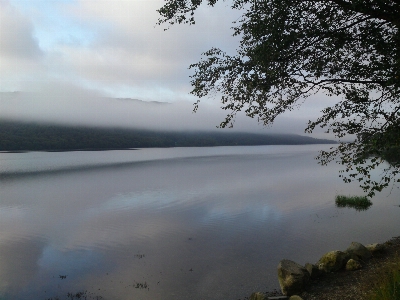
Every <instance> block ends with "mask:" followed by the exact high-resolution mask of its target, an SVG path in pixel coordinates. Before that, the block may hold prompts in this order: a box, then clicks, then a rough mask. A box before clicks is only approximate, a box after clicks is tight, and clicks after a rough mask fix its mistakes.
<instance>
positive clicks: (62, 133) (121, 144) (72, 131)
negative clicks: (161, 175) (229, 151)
mask: <svg viewBox="0 0 400 300" xmlns="http://www.w3.org/2000/svg"><path fill="white" fill-rule="evenodd" d="M332 143H334V141H331V140H322V139H315V138H311V137H306V136H300V135H278V134H257V133H238V132H226V131H225V132H204V131H203V132H200V131H197V132H184V131H182V132H177V131H175V132H171V131H151V130H143V129H124V128H98V127H83V126H67V125H58V124H40V123H24V122H15V121H0V151H42V150H47V151H63V150H66V151H68V150H77V149H81V150H91V149H92V150H95V149H99V150H101V149H126V148H150V147H210V146H236V145H301V144H332Z"/></svg>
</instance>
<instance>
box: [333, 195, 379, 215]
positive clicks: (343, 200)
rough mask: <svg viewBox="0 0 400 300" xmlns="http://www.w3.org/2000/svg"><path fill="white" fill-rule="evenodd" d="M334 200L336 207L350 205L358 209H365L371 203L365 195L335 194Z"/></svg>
mask: <svg viewBox="0 0 400 300" xmlns="http://www.w3.org/2000/svg"><path fill="white" fill-rule="evenodd" d="M335 202H336V206H337V207H351V208H354V209H356V210H359V211H361V210H367V209H368V208H369V207H370V206H371V205H372V202H371V201H370V200H369V199H368V198H367V196H343V195H337V196H336V199H335Z"/></svg>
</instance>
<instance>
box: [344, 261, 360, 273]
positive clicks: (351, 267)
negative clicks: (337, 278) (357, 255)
mask: <svg viewBox="0 0 400 300" xmlns="http://www.w3.org/2000/svg"><path fill="white" fill-rule="evenodd" d="M361 268H362V265H361V263H360V262H359V261H357V260H355V259H352V258H350V259H349V260H348V261H347V263H346V270H347V271H355V270H359V269H361Z"/></svg>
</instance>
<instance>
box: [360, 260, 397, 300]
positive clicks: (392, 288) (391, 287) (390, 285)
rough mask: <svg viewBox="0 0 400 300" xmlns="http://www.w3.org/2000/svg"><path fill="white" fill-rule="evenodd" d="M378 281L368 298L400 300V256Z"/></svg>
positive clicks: (371, 299) (370, 299)
mask: <svg viewBox="0 0 400 300" xmlns="http://www.w3.org/2000/svg"><path fill="white" fill-rule="evenodd" d="M385 273H386V274H385V275H384V276H381V277H380V278H381V279H380V281H379V282H377V287H376V289H375V290H374V291H373V292H372V293H371V294H370V295H369V297H368V298H367V299H368V300H398V299H400V258H399V259H398V260H397V263H395V264H393V265H392V266H391V267H390V268H388V269H386V270H385Z"/></svg>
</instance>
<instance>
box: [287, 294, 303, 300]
mask: <svg viewBox="0 0 400 300" xmlns="http://www.w3.org/2000/svg"><path fill="white" fill-rule="evenodd" d="M289 300H303V298H301V297H300V296H297V295H294V296H292V297H290V298H289Z"/></svg>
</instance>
